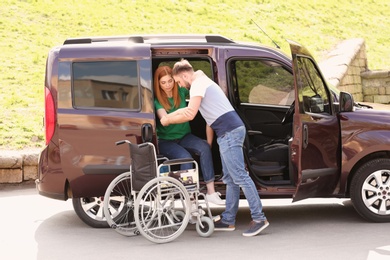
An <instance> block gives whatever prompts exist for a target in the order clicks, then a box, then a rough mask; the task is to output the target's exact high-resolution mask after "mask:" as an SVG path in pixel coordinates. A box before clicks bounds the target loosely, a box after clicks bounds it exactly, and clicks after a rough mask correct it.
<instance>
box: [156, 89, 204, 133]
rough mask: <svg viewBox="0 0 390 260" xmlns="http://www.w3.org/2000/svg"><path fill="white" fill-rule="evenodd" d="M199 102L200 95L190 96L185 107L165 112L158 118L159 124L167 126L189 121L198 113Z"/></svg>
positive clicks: (200, 100) (200, 99)
mask: <svg viewBox="0 0 390 260" xmlns="http://www.w3.org/2000/svg"><path fill="white" fill-rule="evenodd" d="M201 102H202V97H201V96H196V97H191V98H190V101H189V103H188V106H187V107H185V108H181V109H178V110H176V111H175V112H173V113H169V114H166V115H165V116H163V117H162V118H161V119H160V121H161V124H162V125H163V126H168V125H170V124H180V123H184V122H188V121H191V120H192V119H194V118H195V116H196V114H197V113H198V110H199V107H200V103H201Z"/></svg>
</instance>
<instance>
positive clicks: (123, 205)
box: [103, 172, 138, 236]
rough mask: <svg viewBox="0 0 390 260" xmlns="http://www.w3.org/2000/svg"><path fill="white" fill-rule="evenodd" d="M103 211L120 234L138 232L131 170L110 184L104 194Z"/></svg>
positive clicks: (111, 225) (134, 233)
mask: <svg viewBox="0 0 390 260" xmlns="http://www.w3.org/2000/svg"><path fill="white" fill-rule="evenodd" d="M103 211H104V216H105V218H106V220H107V223H108V226H109V227H111V228H113V229H114V230H115V231H116V232H118V233H119V234H121V235H124V236H134V235H137V234H138V232H137V227H136V225H135V221H134V198H133V195H132V193H131V174H130V172H125V173H122V174H121V175H119V176H117V177H116V178H115V179H114V180H113V181H112V182H111V183H110V184H109V185H108V187H107V190H106V193H105V195H104V206H103Z"/></svg>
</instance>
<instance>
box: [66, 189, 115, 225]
mask: <svg viewBox="0 0 390 260" xmlns="http://www.w3.org/2000/svg"><path fill="white" fill-rule="evenodd" d="M72 204H73V209H74V211H75V212H76V214H77V216H78V217H79V218H80V219H81V220H82V221H83V222H84V223H85V224H87V225H88V226H91V227H93V228H108V224H107V221H106V218H105V217H104V213H103V201H102V198H101V197H89V198H86V197H83V198H73V199H72Z"/></svg>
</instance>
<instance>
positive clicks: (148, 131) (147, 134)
mask: <svg viewBox="0 0 390 260" xmlns="http://www.w3.org/2000/svg"><path fill="white" fill-rule="evenodd" d="M152 129H153V128H152V125H151V124H149V123H146V124H143V125H142V129H141V135H142V136H141V137H142V142H143V143H145V142H151V141H152V136H153V130H152Z"/></svg>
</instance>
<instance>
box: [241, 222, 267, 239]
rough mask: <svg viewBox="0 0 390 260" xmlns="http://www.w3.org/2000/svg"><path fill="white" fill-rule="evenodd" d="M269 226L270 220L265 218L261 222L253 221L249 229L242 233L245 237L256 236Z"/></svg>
mask: <svg viewBox="0 0 390 260" xmlns="http://www.w3.org/2000/svg"><path fill="white" fill-rule="evenodd" d="M268 226H269V222H268V221H267V220H263V221H261V222H256V221H251V223H250V224H249V229H248V230H247V231H245V232H244V233H242V235H243V236H244V237H252V236H256V235H257V234H259V233H260V232H261V231H262V230H264V229H265V228H266V227H268Z"/></svg>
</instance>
